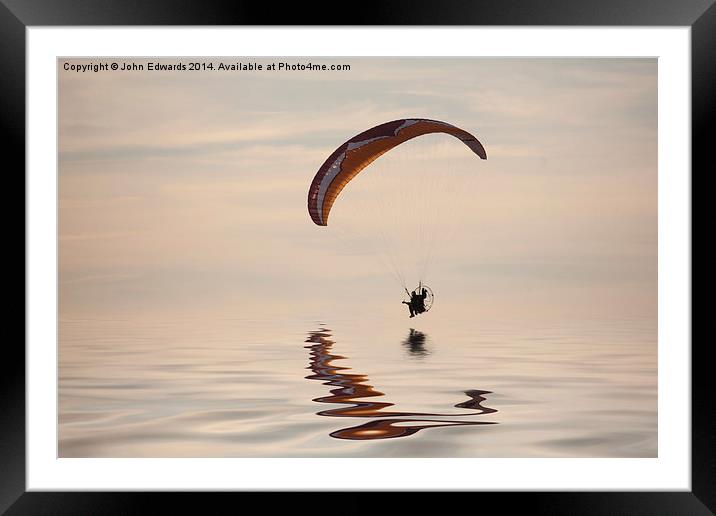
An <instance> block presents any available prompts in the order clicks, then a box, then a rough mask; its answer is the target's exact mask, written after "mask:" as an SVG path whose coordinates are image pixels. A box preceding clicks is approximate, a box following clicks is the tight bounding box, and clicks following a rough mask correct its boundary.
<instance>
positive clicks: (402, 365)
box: [59, 314, 657, 457]
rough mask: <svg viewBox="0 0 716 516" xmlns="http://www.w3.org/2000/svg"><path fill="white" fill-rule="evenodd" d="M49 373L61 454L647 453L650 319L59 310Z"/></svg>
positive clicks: (652, 366)
mask: <svg viewBox="0 0 716 516" xmlns="http://www.w3.org/2000/svg"><path fill="white" fill-rule="evenodd" d="M427 315H432V314H427ZM421 317H423V316H421ZM59 378H60V384H59V436H60V442H59V454H60V456H61V457H170V456H171V457H654V456H656V451H657V353H656V323H655V321H651V320H647V319H644V320H641V319H637V320H621V321H593V322H588V323H585V322H582V323H577V322H569V323H559V324H545V323H541V324H537V323H534V324H530V323H527V322H518V323H515V322H512V323H503V324H499V323H489V324H486V323H484V322H481V323H478V322H475V321H472V322H471V321H449V320H446V319H439V318H433V319H429V318H428V317H423V318H422V319H421V318H420V317H419V318H417V319H415V320H407V319H399V320H395V321H389V322H386V321H383V320H381V321H380V322H379V323H376V322H375V321H373V322H372V323H371V322H370V321H369V320H365V319H359V318H356V319H350V318H345V317H344V318H341V319H333V320H331V319H325V320H324V319H317V318H306V319H301V318H299V317H291V318H285V317H284V318H280V319H279V320H277V319H268V318H267V319H265V320H259V319H256V318H252V319H242V318H236V317H230V316H223V317H220V316H212V317H196V316H182V317H163V318H159V317H158V318H155V319H152V318H150V317H142V318H127V319H75V318H62V319H61V321H60V364H59Z"/></svg>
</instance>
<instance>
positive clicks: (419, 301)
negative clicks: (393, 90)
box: [308, 118, 487, 317]
mask: <svg viewBox="0 0 716 516" xmlns="http://www.w3.org/2000/svg"><path fill="white" fill-rule="evenodd" d="M432 133H443V134H446V135H450V136H453V137H455V138H457V139H458V140H460V141H461V142H462V143H464V144H465V145H466V146H467V147H468V148H469V149H470V150H471V151H472V152H473V153H474V154H476V155H477V156H479V157H480V158H481V159H483V160H484V159H487V153H486V152H485V148H484V147H483V146H482V144H481V143H480V142H479V141H478V139H477V138H475V136H473V135H472V134H470V133H469V132H467V131H465V130H464V129H460V128H459V127H456V126H454V125H451V124H448V123H447V122H441V121H439V120H430V119H427V118H406V119H400V120H393V121H391V122H386V123H383V124H380V125H377V126H375V127H373V128H371V129H368V130H366V131H363V132H362V133H359V134H357V135H356V136H354V137H353V138H351V139H349V140H348V141H346V142H344V143H343V144H342V145H340V146H339V147H338V148H337V149H336V150H334V151H333V153H331V155H330V156H328V158H327V159H326V160H325V162H324V163H323V165H321V167H320V168H319V169H318V172H316V175H315V176H314V178H313V181H312V182H311V185H310V187H309V190H308V213H309V215H310V216H311V220H312V221H313V222H314V224H316V225H318V226H327V225H328V218H329V216H330V213H331V208H332V207H333V205H334V203H335V202H336V199H337V198H338V197H339V195H340V193H341V191H342V190H343V189H344V188H345V186H346V185H347V184H348V183H349V182H350V181H351V180H353V179H354V178H355V177H356V176H357V175H358V174H359V173H360V172H361V171H362V170H364V169H365V168H366V167H367V166H368V165H370V164H371V163H372V162H373V161H375V160H376V159H378V158H379V157H380V156H382V155H383V154H385V153H386V152H388V151H390V150H391V149H393V148H395V147H397V146H399V145H401V144H403V143H405V142H407V141H408V140H411V139H413V138H417V137H419V136H423V135H427V134H432ZM435 173H436V174H438V173H443V172H441V171H435ZM420 279H421V281H420V284H419V286H418V288H416V289H415V290H414V291H413V292H412V293H411V292H408V290H407V288H406V287H405V284H404V283H403V288H404V289H405V290H406V292H408V295H409V296H410V301H403V303H404V304H406V305H408V308H409V310H410V317H415V315H418V314H421V313H425V312H427V311H428V310H429V309H430V306H432V302H433V299H434V295H433V292H432V290H430V289H429V287H427V286H426V285H423V283H422V279H423V278H422V277H421V278H420ZM402 281H403V280H402V275H401V282H402Z"/></svg>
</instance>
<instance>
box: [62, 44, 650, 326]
mask: <svg viewBox="0 0 716 516" xmlns="http://www.w3.org/2000/svg"><path fill="white" fill-rule="evenodd" d="M60 61H61V62H60V67H59V68H60V71H59V77H58V80H59V127H58V131H59V156H58V165H59V253H60V263H59V283H60V285H59V287H60V315H61V317H62V316H65V317H84V316H90V315H92V316H113V315H118V314H146V313H159V312H163V311H176V310H179V311H185V312H195V311H204V310H208V311H211V310H220V309H221V310H229V311H237V312H243V313H257V314H258V313H262V312H264V313H271V312H281V313H282V312H283V311H296V310H299V311H305V312H306V313H307V314H309V313H310V314H317V315H320V314H323V313H328V312H331V311H334V312H335V311H346V310H347V311H351V310H353V309H358V307H360V310H362V311H363V312H375V313H376V314H391V313H393V312H395V311H400V314H401V315H405V314H402V311H405V310H404V307H400V305H399V302H400V296H401V295H402V294H403V292H402V286H400V285H398V284H397V283H396V282H395V281H394V278H393V277H392V276H391V270H390V268H389V267H386V266H385V264H384V263H383V262H382V261H381V259H380V257H379V256H376V253H375V252H374V250H373V249H372V248H369V247H366V246H362V244H361V242H362V240H361V236H360V235H357V233H361V232H362V234H363V236H365V235H369V236H370V235H372V234H375V231H376V229H380V228H384V229H388V228H387V226H388V225H389V223H391V222H395V221H397V220H398V219H400V216H399V215H400V214H401V213H403V212H404V211H405V210H403V209H402V207H401V206H400V205H399V200H400V199H403V201H404V200H405V199H404V196H403V197H400V192H402V191H407V190H410V189H411V188H412V190H413V191H418V192H419V188H420V187H421V185H422V183H420V182H419V181H416V182H415V184H412V183H411V184H410V185H406V186H405V188H402V187H401V184H402V185H405V183H404V182H403V183H401V181H405V180H406V179H405V178H407V177H409V176H410V174H411V173H415V175H416V177H417V175H419V174H420V175H422V176H424V177H429V176H430V174H435V173H436V172H435V171H438V172H437V173H440V174H441V176H440V177H439V180H440V181H442V182H443V184H448V187H443V188H442V189H440V188H435V189H431V190H430V191H429V195H428V196H427V198H428V200H429V202H430V203H431V205H432V206H434V207H436V209H435V210H434V211H432V212H431V215H430V218H429V223H430V224H431V225H433V227H434V228H437V229H438V231H439V232H441V233H442V232H443V229H445V231H446V232H447V230H448V229H449V230H450V235H452V237H451V240H450V245H449V246H442V247H441V248H440V249H439V250H440V253H439V255H440V256H439V257H436V258H435V263H434V268H432V269H431V272H430V281H431V286H433V288H434V289H435V290H436V299H439V300H440V306H443V307H449V308H451V309H454V310H456V311H459V310H462V311H463V312H465V313H468V314H469V313H473V312H475V313H477V312H479V313H482V314H485V315H486V316H493V317H497V318H510V317H528V316H535V315H536V316H544V317H548V316H552V317H557V318H565V317H574V318H604V317H650V318H655V317H656V307H657V305H656V301H657V62H656V60H655V59H626V58H621V59H595V58H591V59H550V58H531V59H514V58H512V59H502V58H501V59H486V58H480V59H477V58H475V59H473V58H429V59H428V58H331V59H300V60H299V59H297V58H291V59H290V60H289V62H297V61H301V62H306V61H311V62H313V63H326V64H329V65H330V64H350V68H351V69H350V70H348V71H321V72H315V71H267V70H264V71H221V72H218V71H146V70H145V71H120V70H118V71H111V70H107V71H100V72H97V73H94V72H85V73H81V72H75V71H65V70H64V69H63V66H62V65H63V63H64V62H65V61H66V62H68V63H70V64H87V63H90V62H91V60H89V59H87V60H83V59H72V60H60ZM125 61H127V62H129V61H128V60H125ZM148 61H149V60H146V59H138V60H135V61H134V62H136V63H145V64H146V63H147V62H148ZM151 61H153V62H156V60H151ZM180 61H181V62H184V63H187V62H188V61H189V60H186V59H185V60H174V59H163V60H161V62H163V63H175V62H180ZM193 61H195V60H193ZM209 61H212V62H214V63H218V62H220V61H223V62H229V63H235V62H237V61H243V62H249V61H250V62H260V63H262V64H264V65H266V64H269V63H273V62H281V61H287V60H286V59H279V58H276V59H274V58H265V59H251V60H246V59H243V60H241V59H229V58H223V59H218V58H217V59H211V60H204V62H209ZM120 62H121V61H120ZM409 117H422V118H431V119H437V120H444V121H446V122H449V123H452V124H454V125H457V126H458V127H461V128H463V129H465V130H468V131H469V132H471V133H473V134H475V136H477V137H478V138H479V139H480V141H481V142H482V143H483V145H484V146H485V148H486V150H487V154H488V160H487V161H481V160H477V159H476V157H475V156H474V155H473V154H471V153H470V152H469V150H467V149H466V148H463V147H462V146H461V144H460V142H458V141H447V140H445V139H435V138H433V139H430V138H427V137H426V139H425V141H422V142H418V141H417V140H415V141H414V143H415V145H413V146H412V147H408V144H406V147H405V149H395V150H394V151H391V152H390V153H388V154H386V155H385V156H383V157H381V158H380V159H379V160H377V161H376V162H375V163H374V164H373V165H371V166H370V167H368V168H367V169H366V170H365V171H364V172H363V173H362V174H361V175H360V176H359V178H360V179H361V181H360V182H359V181H358V179H359V178H357V179H356V180H355V181H354V183H355V184H353V183H351V184H349V185H348V187H347V188H346V189H345V191H344V193H343V197H342V198H339V200H338V202H336V205H335V207H334V211H333V213H332V215H331V217H332V218H331V221H330V223H329V228H320V227H318V226H315V225H314V224H313V223H312V222H311V220H310V217H309V215H308V212H307V209H306V194H307V190H308V186H309V184H310V182H311V179H312V178H313V176H314V174H315V173H316V171H317V170H318V168H319V167H320V166H321V164H322V163H323V161H324V160H325V159H326V158H327V157H328V155H329V154H330V153H331V152H332V151H333V150H334V149H335V148H336V147H337V146H338V145H340V144H341V143H343V142H344V141H346V140H347V139H349V138H350V137H352V136H354V135H355V134H357V133H359V132H361V131H363V130H365V129H367V128H369V127H372V126H374V125H377V124H379V123H382V122H385V121H388V120H393V119H398V118H409ZM409 143H410V144H412V143H413V142H409ZM393 153H394V155H393ZM374 167H375V168H374ZM371 171H372V172H376V173H375V174H373V175H370V176H369V175H368V174H369V173H370V172H371ZM380 172H385V173H384V174H381V173H380ZM363 176H365V179H363ZM391 179H392V182H391ZM453 179H454V182H453ZM381 181H384V182H383V183H381ZM456 187H457V188H456ZM393 192H396V194H395V197H392V195H393ZM374 194H375V195H374ZM378 195H380V196H382V197H381V199H382V202H383V203H385V202H387V204H388V207H387V208H386V209H385V211H383V212H382V213H378V212H377V211H375V210H372V209H367V208H366V207H365V202H366V200H367V201H371V200H372V199H375V198H376V196H378ZM361 196H362V199H361ZM458 197H459V199H458ZM394 199H395V201H394ZM391 210H394V211H395V217H394V216H393V214H394V213H393V211H391ZM401 220H402V222H401V223H400V224H399V225H396V227H395V228H393V229H394V232H393V233H392V235H391V238H392V239H393V241H394V242H395V245H397V246H398V247H400V246H402V245H407V244H406V243H405V242H402V236H401V235H402V233H401V232H402V231H403V230H405V229H406V228H407V227H408V224H409V222H406V219H404V218H403V219H401ZM407 220H411V219H409V218H408V219H407ZM343 230H346V233H344V234H341V231H343ZM349 230H350V231H349ZM356 232H357V233H356ZM334 233H336V234H337V236H336V234H334ZM407 240H409V239H408V237H407V236H406V241H407ZM431 267H432V265H431ZM407 281H408V283H410V285H412V283H411V281H413V278H410V279H408V280H407ZM437 306H438V305H436V307H437ZM443 310H444V309H443Z"/></svg>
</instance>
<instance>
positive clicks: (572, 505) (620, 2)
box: [0, 0, 716, 515]
mask: <svg viewBox="0 0 716 516" xmlns="http://www.w3.org/2000/svg"><path fill="white" fill-rule="evenodd" d="M276 5H278V4H275V5H271V4H267V3H261V2H252V3H249V2H224V1H210V0H203V1H201V2H198V1H190V0H154V1H152V2H151V3H150V2H122V1H120V0H0V115H1V119H0V121H1V124H2V132H3V144H4V145H3V147H4V148H5V150H4V151H3V152H2V157H3V161H4V162H5V163H7V162H10V163H12V165H11V166H8V167H7V168H5V167H3V168H4V170H5V176H6V178H12V179H16V178H20V177H23V178H24V174H21V173H20V172H21V171H24V170H25V29H26V28H27V27H29V26H66V25H67V26H69V25H72V26H89V25H97V26H108V25H158V26H166V25H287V24H290V25H339V26H340V25H444V26H456V25H512V26H517V25H542V26H560V25H570V26H688V27H691V52H692V56H691V73H692V77H691V79H692V175H691V179H692V182H693V178H694V177H695V174H694V172H693V171H696V170H698V171H700V173H701V175H702V176H704V177H708V175H709V173H711V174H713V165H712V164H711V166H708V165H707V161H706V159H707V151H709V150H710V148H711V147H712V146H713V145H712V144H711V142H710V141H709V136H710V134H711V132H710V131H709V129H713V125H714V123H713V118H714V113H716V66H715V64H716V6H715V5H714V0H680V1H675V0H672V1H665V0H656V1H654V0H602V1H600V2H593V1H587V0H551V1H550V0H530V1H527V0H523V1H519V0H502V1H500V2H487V1H482V0H479V1H478V0H473V1H459V0H449V1H441V2H437V1H433V2H428V1H425V0H416V1H409V0H401V1H391V2H388V1H386V2H383V3H377V2H371V3H368V4H362V5H363V6H364V7H365V8H362V9H357V10H356V11H355V12H354V13H351V12H350V11H348V10H346V8H345V7H342V8H340V9H337V8H336V4H335V3H331V4H328V3H327V2H325V3H324V2H311V3H310V4H305V3H303V2H296V3H291V2H282V3H280V6H281V7H280V8H276ZM348 13H350V16H349V15H348ZM707 167H708V168H707ZM20 181H21V184H20V185H19V189H18V190H12V191H13V192H14V191H22V192H23V201H24V199H25V197H24V192H25V182H24V179H22V180H20ZM692 189H693V187H692ZM9 197H10V195H8V197H6V199H7V198H9ZM692 211H693V201H692ZM6 220H11V219H6ZM23 229H24V226H23ZM23 240H24V230H23ZM692 248H693V245H692ZM6 249H7V250H8V251H9V249H10V247H9V246H8V247H7V248H6ZM23 249H24V246H23ZM691 252H693V251H691ZM22 254H23V265H22V266H23V270H25V268H24V267H25V259H26V258H27V257H26V256H25V254H24V252H23V253H22ZM10 256H13V257H14V256H19V253H16V252H14V251H13V252H6V257H10ZM16 260H17V261H19V257H18V258H16ZM705 288H706V287H704V289H705ZM23 299H24V295H23ZM24 306H25V305H24V303H22V304H21V303H17V302H16V303H14V304H13V307H10V309H9V310H8V311H7V312H6V313H7V315H8V321H10V320H13V322H14V319H13V317H12V315H14V314H13V310H15V311H20V310H22V311H23V315H25V312H24ZM18 315H19V314H18ZM18 319H19V317H18ZM692 321H693V316H692ZM692 328H693V322H692ZM26 329H27V328H25V327H24V330H26ZM23 333H24V332H23ZM23 340H24V339H23ZM683 345H684V346H689V345H691V346H692V347H691V350H692V462H691V465H692V491H690V492H663V491H649V492H632V493H630V492H587V493H577V492H565V493H557V492H549V493H545V492H530V493H479V495H478V497H479V500H478V505H479V506H480V508H484V504H490V505H493V504H495V505H497V506H499V507H500V510H501V511H502V512H507V513H510V512H512V511H516V510H529V511H530V512H536V513H538V514H580V515H590V514H648V515H657V514H674V515H700V514H713V513H714V511H716V489H715V488H714V486H716V475H714V472H715V471H716V455H715V454H714V449H715V446H714V445H715V444H716V430H715V429H714V424H713V423H714V418H713V414H714V405H713V401H712V394H711V393H712V392H714V391H713V388H714V380H713V378H714V375H713V373H712V371H711V369H712V367H711V365H710V361H709V360H708V346H709V343H708V342H707V341H703V340H701V341H699V340H697V339H693V338H692V342H691V343H689V342H684V343H683ZM4 358H5V360H3V361H2V362H3V365H4V374H3V375H2V382H3V385H2V391H1V397H0V403H1V404H2V411H1V413H2V417H1V418H0V471H2V475H0V477H1V478H2V481H0V513H6V514H9V515H19V514H73V515H74V514H88V515H89V514H129V513H132V514H134V513H142V512H146V511H145V509H146V508H147V507H149V505H150V504H154V503H157V502H158V503H160V504H161V505H162V507H163V508H164V510H162V511H161V512H163V513H168V512H170V511H171V509H170V505H174V506H176V507H181V508H182V509H183V510H184V511H192V512H193V511H194V510H196V511H197V512H202V513H207V512H208V511H209V509H208V507H209V504H211V505H213V504H214V503H216V502H217V501H218V502H219V503H223V502H224V501H226V502H228V503H229V505H227V507H228V510H230V511H231V512H234V511H238V510H241V509H240V507H238V506H236V505H234V503H235V502H236V498H235V497H242V499H241V504H242V506H245V504H246V503H247V502H249V503H250V502H257V503H258V502H259V500H258V499H257V497H258V496H261V494H260V493H213V494H211V495H209V494H203V495H198V497H195V496H189V494H188V493H173V494H170V493H120V492H112V493H99V492H95V493H80V492H42V493H41V492H26V489H25V472H26V466H25V464H26V462H25V460H26V457H25V354H24V347H22V346H21V344H20V342H18V341H16V340H15V339H6V341H5V357H4ZM339 495H340V496H341V499H340V501H339V500H336V501H335V503H337V504H339V505H338V507H339V508H340V510H341V511H342V512H347V513H351V514H352V513H359V512H360V513H365V512H367V511H371V510H374V508H375V507H377V506H376V503H378V502H376V500H375V499H374V497H375V496H380V498H381V500H380V502H379V505H380V507H381V508H382V510H385V511H392V510H401V512H402V511H404V510H405V500H400V501H399V500H396V499H395V498H392V499H388V498H386V497H385V496H381V495H374V494H369V495H366V494H364V493H342V494H339ZM476 495H477V494H470V493H464V494H462V495H460V494H458V493H452V494H451V496H465V498H464V500H465V502H466V505H465V507H468V508H469V507H472V508H473V509H475V501H476V499H475V496H476ZM292 496H296V497H298V498H299V499H300V500H304V501H305V503H306V505H307V506H309V507H310V506H313V507H314V510H316V509H318V505H322V504H323V502H325V501H326V498H324V497H323V496H322V497H321V502H319V503H317V502H316V499H315V496H316V495H315V493H314V494H312V493H294V494H292ZM467 496H471V498H470V499H468V498H467ZM246 497H251V499H248V498H246ZM411 497H412V500H413V501H418V503H420V500H422V499H423V498H424V495H423V494H420V493H418V494H413V495H411ZM401 498H402V497H401ZM299 503H300V502H299ZM452 503H455V502H451V504H452ZM457 503H459V502H457ZM246 507H251V505H249V506H246ZM211 512H217V511H216V510H213V511H211Z"/></svg>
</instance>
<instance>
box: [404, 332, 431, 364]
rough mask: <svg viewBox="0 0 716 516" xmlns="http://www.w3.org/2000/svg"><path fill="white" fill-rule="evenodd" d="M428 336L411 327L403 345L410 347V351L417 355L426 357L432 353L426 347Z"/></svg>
mask: <svg viewBox="0 0 716 516" xmlns="http://www.w3.org/2000/svg"><path fill="white" fill-rule="evenodd" d="M426 340H427V336H426V335H425V334H424V333H423V332H421V331H417V330H414V329H413V328H410V333H408V337H407V338H406V339H405V340H404V341H403V345H404V346H405V347H406V348H407V349H408V353H410V354H411V355H412V356H415V357H424V356H426V355H429V354H430V351H428V350H427V349H426V348H425V341H426Z"/></svg>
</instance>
